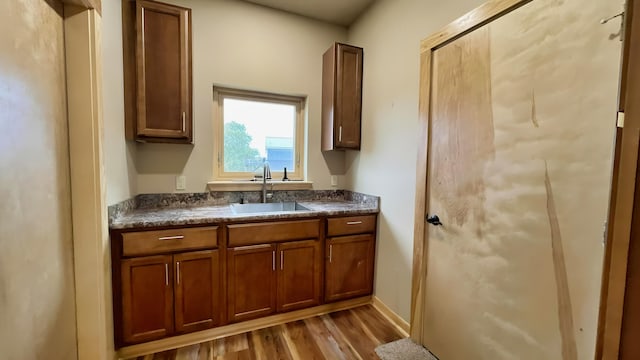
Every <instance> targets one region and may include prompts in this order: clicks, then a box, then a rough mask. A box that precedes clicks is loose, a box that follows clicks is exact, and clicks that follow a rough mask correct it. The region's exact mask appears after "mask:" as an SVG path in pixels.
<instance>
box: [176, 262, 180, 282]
mask: <svg viewBox="0 0 640 360" xmlns="http://www.w3.org/2000/svg"><path fill="white" fill-rule="evenodd" d="M176 273H177V274H176V279H177V281H178V285H180V261H177V262H176Z"/></svg>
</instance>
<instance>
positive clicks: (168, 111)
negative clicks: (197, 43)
mask: <svg viewBox="0 0 640 360" xmlns="http://www.w3.org/2000/svg"><path fill="white" fill-rule="evenodd" d="M136 74H137V136H138V138H139V139H143V140H144V138H145V137H148V138H151V139H153V138H173V139H176V138H177V139H182V142H191V138H192V132H191V123H192V122H191V10H190V9H186V8H182V7H178V6H173V5H167V4H161V3H157V2H155V1H145V0H138V1H136Z"/></svg>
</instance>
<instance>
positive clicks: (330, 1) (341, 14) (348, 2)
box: [244, 0, 375, 26]
mask: <svg viewBox="0 0 640 360" xmlns="http://www.w3.org/2000/svg"><path fill="white" fill-rule="evenodd" d="M244 1H247V2H250V3H254V4H258V5H263V6H267V7H270V8H273V9H279V10H284V11H288V12H291V13H294V14H298V15H302V16H306V17H309V18H312V19H317V20H322V21H325V22H329V23H332V24H337V25H342V26H349V25H351V24H352V23H353V22H354V21H355V20H356V19H357V18H358V16H359V15H360V14H362V13H363V12H364V11H365V10H366V9H367V7H369V5H370V4H371V3H373V2H374V1H375V0H244Z"/></svg>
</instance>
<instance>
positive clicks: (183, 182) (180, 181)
mask: <svg viewBox="0 0 640 360" xmlns="http://www.w3.org/2000/svg"><path fill="white" fill-rule="evenodd" d="M186 188H187V177H186V176H184V175H178V176H176V190H185V189H186Z"/></svg>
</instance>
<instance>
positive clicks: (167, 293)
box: [121, 255, 173, 343]
mask: <svg viewBox="0 0 640 360" xmlns="http://www.w3.org/2000/svg"><path fill="white" fill-rule="evenodd" d="M170 266H171V256H169V255H168V256H150V257H142V258H134V259H127V260H123V261H122V266H121V274H122V316H123V340H124V342H126V343H138V342H142V341H148V340H155V339H160V338H162V337H165V336H167V335H169V334H170V333H171V332H173V290H172V286H171V281H172V276H171V272H170Z"/></svg>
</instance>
